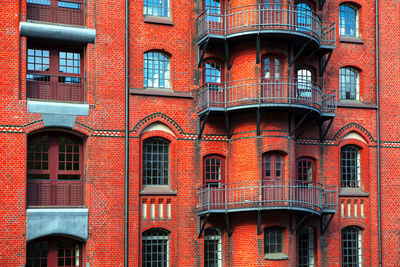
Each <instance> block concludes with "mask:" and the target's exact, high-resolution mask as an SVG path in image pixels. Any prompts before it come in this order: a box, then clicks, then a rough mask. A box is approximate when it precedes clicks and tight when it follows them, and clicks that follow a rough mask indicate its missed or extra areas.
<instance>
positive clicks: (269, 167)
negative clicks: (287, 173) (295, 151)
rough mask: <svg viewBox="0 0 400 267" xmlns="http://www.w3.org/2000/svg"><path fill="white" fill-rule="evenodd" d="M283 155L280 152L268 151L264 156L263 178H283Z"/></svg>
mask: <svg viewBox="0 0 400 267" xmlns="http://www.w3.org/2000/svg"><path fill="white" fill-rule="evenodd" d="M283 166H284V162H283V156H282V155H281V154H278V153H266V154H264V156H263V179H264V180H271V179H279V180H280V179H283V176H284V175H283Z"/></svg>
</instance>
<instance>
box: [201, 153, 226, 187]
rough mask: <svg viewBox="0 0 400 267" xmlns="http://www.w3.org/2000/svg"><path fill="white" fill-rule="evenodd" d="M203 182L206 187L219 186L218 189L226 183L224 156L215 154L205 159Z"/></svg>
mask: <svg viewBox="0 0 400 267" xmlns="http://www.w3.org/2000/svg"><path fill="white" fill-rule="evenodd" d="M213 167H214V168H213ZM217 169H218V171H217ZM213 170H214V171H213ZM203 181H204V185H207V184H212V185H214V186H217V185H218V186H217V187H219V186H220V184H223V183H225V158H224V157H223V156H220V155H215V154H213V155H207V156H205V157H204V158H203Z"/></svg>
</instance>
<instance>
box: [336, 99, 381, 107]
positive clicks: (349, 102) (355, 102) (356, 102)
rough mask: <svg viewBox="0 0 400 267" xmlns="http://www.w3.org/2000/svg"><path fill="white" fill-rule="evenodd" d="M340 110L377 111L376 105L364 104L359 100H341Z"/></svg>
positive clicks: (339, 103)
mask: <svg viewBox="0 0 400 267" xmlns="http://www.w3.org/2000/svg"><path fill="white" fill-rule="evenodd" d="M338 107H340V108H366V109H377V107H376V105H374V104H367V103H362V102H360V101H359V100H340V101H339V102H338Z"/></svg>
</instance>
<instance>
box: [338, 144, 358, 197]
mask: <svg viewBox="0 0 400 267" xmlns="http://www.w3.org/2000/svg"><path fill="white" fill-rule="evenodd" d="M347 147H351V148H354V149H355V150H357V155H356V157H357V158H356V161H357V165H358V166H356V167H355V168H356V169H357V172H356V173H355V175H356V176H357V177H356V180H355V181H353V179H351V180H349V179H343V178H344V175H346V173H343V168H344V167H345V168H346V167H347V168H354V167H352V166H347V165H346V166H343V160H344V159H343V157H342V156H343V151H342V150H343V149H345V148H347ZM355 150H354V151H355ZM362 150H363V148H362V147H360V146H359V145H358V144H354V143H348V144H344V145H343V146H341V147H340V158H339V159H340V186H341V188H347V189H352V188H362V183H361V180H362V179H361V176H362V168H361V166H362V155H361V154H362ZM347 175H354V173H350V174H347ZM354 182H355V184H354V186H348V184H347V183H354Z"/></svg>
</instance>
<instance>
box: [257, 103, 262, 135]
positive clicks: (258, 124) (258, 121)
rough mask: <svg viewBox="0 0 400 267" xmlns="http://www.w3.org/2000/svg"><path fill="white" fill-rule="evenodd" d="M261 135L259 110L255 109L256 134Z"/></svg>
mask: <svg viewBox="0 0 400 267" xmlns="http://www.w3.org/2000/svg"><path fill="white" fill-rule="evenodd" d="M260 135H261V112H260V109H257V136H260Z"/></svg>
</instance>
